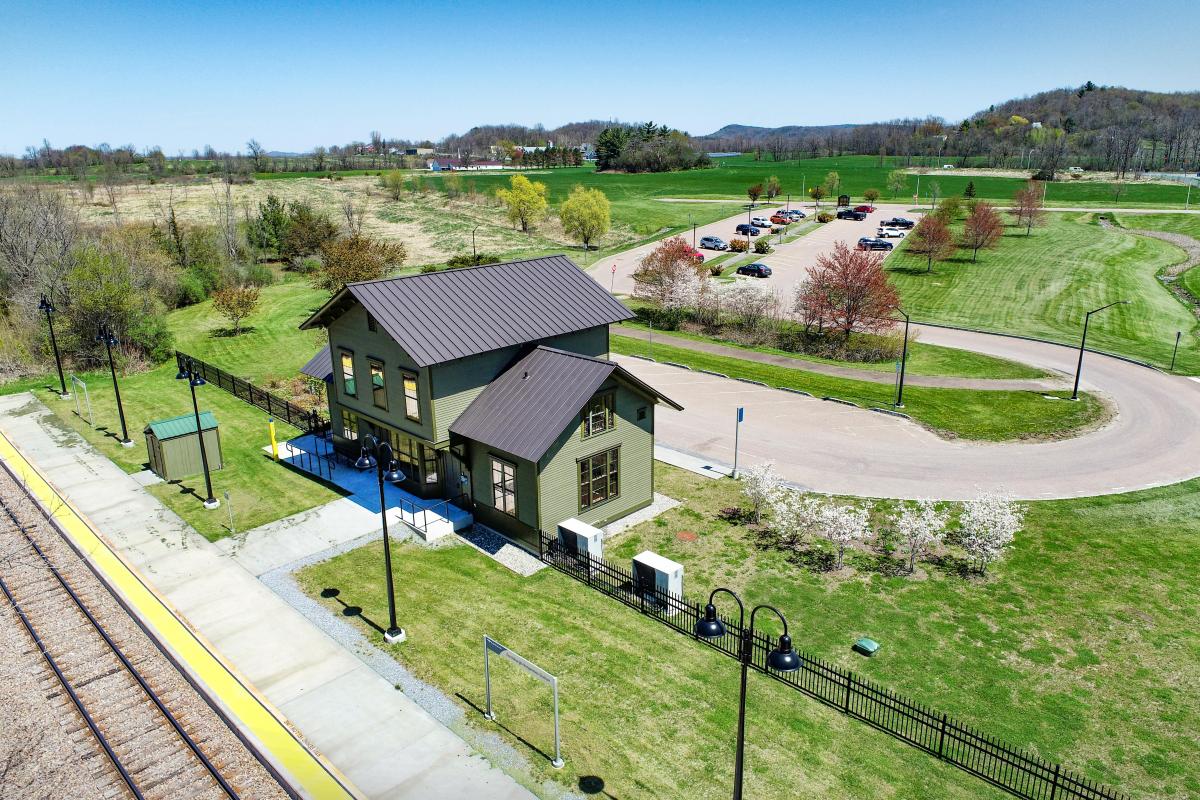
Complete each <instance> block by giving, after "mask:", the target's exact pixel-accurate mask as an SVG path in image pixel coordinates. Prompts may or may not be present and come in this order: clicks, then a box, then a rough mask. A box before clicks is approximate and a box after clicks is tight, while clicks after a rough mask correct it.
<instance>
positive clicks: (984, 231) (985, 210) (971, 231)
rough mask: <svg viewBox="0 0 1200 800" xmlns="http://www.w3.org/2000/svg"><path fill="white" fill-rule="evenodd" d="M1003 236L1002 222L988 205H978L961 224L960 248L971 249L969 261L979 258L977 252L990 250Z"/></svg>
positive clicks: (994, 210)
mask: <svg viewBox="0 0 1200 800" xmlns="http://www.w3.org/2000/svg"><path fill="white" fill-rule="evenodd" d="M1003 235H1004V220H1002V219H1000V215H999V214H998V213H996V209H994V208H992V206H991V204H990V203H978V204H976V206H975V210H974V211H972V212H971V216H969V217H967V219H966V222H964V223H963V235H962V246H963V247H969V248H970V249H971V261H972V262H974V261H975V260H976V259H977V258H978V257H979V251H980V250H984V249H991V248H993V247H995V246H996V243H997V242H998V241H1000V237H1001V236H1003Z"/></svg>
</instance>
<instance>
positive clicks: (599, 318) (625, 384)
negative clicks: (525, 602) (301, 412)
mask: <svg viewBox="0 0 1200 800" xmlns="http://www.w3.org/2000/svg"><path fill="white" fill-rule="evenodd" d="M632 317H633V314H632V313H630V311H629V310H628V309H627V308H625V306H624V305H622V304H621V303H620V302H619V301H617V300H616V299H615V298H613V297H612V296H611V295H610V294H609V293H608V292H607V291H605V290H604V289H603V288H602V287H601V286H600V285H599V284H598V283H596V282H595V281H594V280H592V279H591V278H590V277H588V276H587V275H586V274H585V273H584V272H582V271H581V270H580V269H579V268H578V267H577V266H575V264H574V263H573V262H572V261H571V260H570V259H568V258H566V257H565V256H562V255H555V256H548V257H544V258H535V259H530V260H527V261H514V262H509V263H504V264H489V265H485V266H479V267H470V268H466V269H454V270H445V271H441V272H433V273H426V274H421V275H413V276H409V277H403V278H388V279H384V280H377V281H366V282H362V283H353V284H350V285H348V286H347V287H346V288H344V289H343V290H342V291H340V292H338V294H337V295H335V296H334V297H333V298H332V299H330V300H329V302H327V303H326V304H325V305H324V306H323V307H322V308H321V309H319V310H318V311H317V312H316V313H315V314H313V315H312V317H310V318H309V319H308V320H307V321H305V322H304V324H303V325H301V328H304V329H311V328H317V327H324V328H326V329H327V330H328V332H329V347H328V349H327V350H322V351H321V352H319V353H318V354H317V355H316V356H314V357H313V359H312V360H311V361H310V362H309V363H308V364H307V365H306V366H305V367H304V370H303V372H304V373H305V374H306V375H309V376H312V377H316V378H320V379H324V380H326V381H327V382H328V383H329V391H328V393H327V394H328V397H329V412H330V419H331V421H332V434H333V443H334V447H335V448H336V449H337V450H338V451H339V452H340V453H343V454H345V455H347V456H350V457H356V456H357V455H358V454H359V449H360V444H359V442H358V440H359V439H360V438H361V437H362V436H365V435H366V434H373V435H374V436H376V437H377V438H378V439H379V440H380V441H387V442H389V443H390V444H391V446H392V448H393V450H394V451H395V455H396V458H397V460H398V461H399V462H400V467H401V470H402V471H403V472H404V474H405V476H406V480H405V481H404V483H403V484H401V485H402V487H403V488H404V489H406V490H407V491H409V492H411V493H413V494H416V495H419V496H420V497H423V498H445V499H449V500H451V501H452V502H454V503H456V504H458V505H461V506H462V507H464V508H466V509H467V510H469V511H471V513H472V514H473V515H474V518H475V520H476V521H477V522H480V523H482V524H484V525H486V526H488V527H490V528H493V529H494V530H496V531H498V532H500V533H502V534H504V535H506V536H508V537H510V538H512V539H515V540H518V541H521V542H524V543H526V544H527V545H531V546H536V543H537V531H538V530H539V529H540V530H544V531H547V532H550V533H552V532H553V531H554V529H555V527H556V526H557V525H558V523H560V522H562V521H564V520H566V519H570V518H575V519H579V520H581V521H583V522H586V523H589V524H591V525H595V526H598V527H599V526H603V525H607V524H609V523H610V522H613V521H614V520H617V519H620V518H621V517H624V516H626V515H627V514H630V513H632V512H634V511H637V510H639V509H641V508H644V507H646V506H648V505H649V504H650V503H651V501H652V500H653V497H654V412H655V407H656V406H657V404H659V403H665V404H667V405H669V406H671V407H672V408H675V409H677V410H682V407H681V406H680V405H679V404H677V403H675V402H673V401H672V400H670V399H668V398H666V397H664V396H663V395H661V394H659V393H658V392H657V391H655V390H654V389H653V388H652V387H650V386H648V385H646V384H645V383H643V382H642V381H641V380H639V379H638V378H636V377H634V376H633V375H632V374H630V373H629V372H627V371H626V370H625V369H624V368H622V367H621V366H620V365H619V364H617V363H615V362H613V361H610V360H609V359H608V354H609V331H608V326H609V325H611V324H612V323H615V322H620V321H622V320H626V319H631V318H632Z"/></svg>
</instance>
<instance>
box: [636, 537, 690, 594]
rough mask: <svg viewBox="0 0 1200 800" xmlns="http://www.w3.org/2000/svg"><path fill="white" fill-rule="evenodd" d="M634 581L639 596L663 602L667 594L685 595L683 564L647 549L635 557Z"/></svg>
mask: <svg viewBox="0 0 1200 800" xmlns="http://www.w3.org/2000/svg"><path fill="white" fill-rule="evenodd" d="M633 582H634V591H635V592H636V593H637V595H638V596H639V597H641V598H642V599H644V600H646V601H647V602H656V603H659V604H661V603H662V598H663V597H664V596H666V595H674V596H676V597H680V596H682V595H683V565H682V564H677V563H675V562H674V561H672V560H671V559H669V558H664V557H662V556H660V555H659V554H658V553H652V552H650V551H649V550H645V551H643V552H641V553H638V554H637V555H636V556H634V557H633Z"/></svg>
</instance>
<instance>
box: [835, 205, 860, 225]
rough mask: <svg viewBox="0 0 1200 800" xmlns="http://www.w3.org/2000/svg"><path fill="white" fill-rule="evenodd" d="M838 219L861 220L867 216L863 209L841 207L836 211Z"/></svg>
mask: <svg viewBox="0 0 1200 800" xmlns="http://www.w3.org/2000/svg"><path fill="white" fill-rule="evenodd" d="M837 218H838V219H853V220H857V221H859V222H862V221H863V220H864V219H866V218H867V214H866V212H865V211H858V210H856V209H853V208H843V209H841V210H840V211H838V213H837Z"/></svg>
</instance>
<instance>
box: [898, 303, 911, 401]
mask: <svg viewBox="0 0 1200 800" xmlns="http://www.w3.org/2000/svg"><path fill="white" fill-rule="evenodd" d="M896 311H898V312H899V313H901V314H903V315H904V345H903V346H902V347H901V349H900V388H898V389H897V390H896V408H904V368H905V366H906V365H907V363H908V325H909V323H910V322H911V321H912V320H911V319H910V318H909V316H908V314H905V313H904V309H902V308H900V307H899V306H896Z"/></svg>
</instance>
